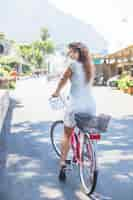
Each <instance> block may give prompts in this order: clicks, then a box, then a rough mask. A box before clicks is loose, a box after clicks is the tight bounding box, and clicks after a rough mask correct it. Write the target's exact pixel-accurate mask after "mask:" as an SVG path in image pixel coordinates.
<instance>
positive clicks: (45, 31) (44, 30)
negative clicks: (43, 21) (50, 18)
mask: <svg viewBox="0 0 133 200" xmlns="http://www.w3.org/2000/svg"><path fill="white" fill-rule="evenodd" d="M49 37H50V34H49V31H48V29H47V28H46V27H43V28H42V29H41V40H42V41H45V40H47V39H48V38H49Z"/></svg>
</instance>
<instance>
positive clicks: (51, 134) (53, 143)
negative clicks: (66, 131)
mask: <svg viewBox="0 0 133 200" xmlns="http://www.w3.org/2000/svg"><path fill="white" fill-rule="evenodd" d="M59 124H64V122H63V121H62V120H59V121H55V122H54V123H53V124H52V126H51V130H50V138H51V143H52V146H53V149H54V151H55V153H56V154H57V156H58V157H60V156H61V150H60V149H58V148H57V145H56V143H55V140H54V130H55V127H56V126H57V125H59Z"/></svg>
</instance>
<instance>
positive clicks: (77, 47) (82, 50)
mask: <svg viewBox="0 0 133 200" xmlns="http://www.w3.org/2000/svg"><path fill="white" fill-rule="evenodd" d="M68 47H69V49H72V50H73V51H74V52H78V53H79V60H78V61H79V62H81V63H82V64H83V67H84V71H85V74H86V81H87V82H89V81H91V80H93V78H94V71H95V67H94V64H93V61H92V58H91V55H90V53H89V50H88V48H87V47H86V46H85V45H84V44H82V43H80V42H73V43H70V44H69V46H68Z"/></svg>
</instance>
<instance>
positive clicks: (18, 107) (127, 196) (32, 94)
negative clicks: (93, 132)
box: [0, 78, 133, 200]
mask: <svg viewBox="0 0 133 200" xmlns="http://www.w3.org/2000/svg"><path fill="white" fill-rule="evenodd" d="M55 86H56V85H55V82H54V83H49V84H48V83H47V81H46V80H45V78H40V79H34V80H32V79H29V80H23V81H19V82H18V83H17V89H16V91H15V92H11V97H12V101H11V104H12V106H11V108H10V111H9V113H8V119H7V121H6V124H5V127H4V129H3V133H2V135H1V137H0V155H1V156H0V200H18V199H19V200H81V199H82V200H87V199H99V200H133V106H132V104H133V97H131V96H129V95H127V94H123V93H121V92H119V91H115V90H111V89H108V88H103V87H101V88H94V94H95V96H96V101H97V113H101V112H102V113H109V114H111V115H112V120H111V123H110V126H109V130H108V133H104V134H103V135H102V140H101V141H100V142H99V144H98V160H99V177H98V183H97V187H96V190H95V193H94V194H93V195H92V197H91V198H88V197H86V196H85V195H84V194H83V192H82V190H81V188H80V182H79V178H78V171H77V170H73V171H70V172H69V174H68V179H67V182H66V184H62V183H60V182H59V181H58V178H57V175H58V160H57V158H56V156H55V153H54V151H53V149H52V146H51V143H50V138H49V129H50V125H51V123H52V121H54V120H56V119H58V118H61V117H62V113H60V112H55V111H54V112H53V111H52V110H51V109H50V107H49V104H48V98H49V96H50V94H51V92H52V91H53V88H54V87H55Z"/></svg>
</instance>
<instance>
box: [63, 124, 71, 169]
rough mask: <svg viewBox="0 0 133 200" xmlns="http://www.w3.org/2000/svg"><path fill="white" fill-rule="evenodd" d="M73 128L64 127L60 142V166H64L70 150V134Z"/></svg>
mask: <svg viewBox="0 0 133 200" xmlns="http://www.w3.org/2000/svg"><path fill="white" fill-rule="evenodd" d="M72 131H73V128H69V127H66V126H65V127H64V135H63V138H62V141H61V160H60V164H61V166H63V165H65V160H66V159H67V154H68V151H69V148H70V137H71V134H72Z"/></svg>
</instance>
